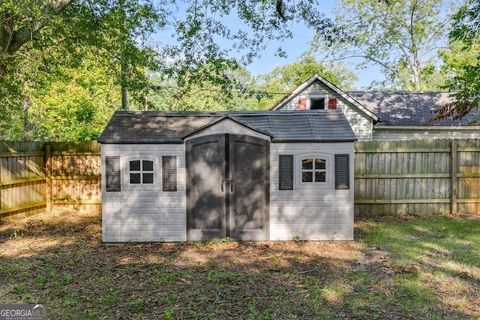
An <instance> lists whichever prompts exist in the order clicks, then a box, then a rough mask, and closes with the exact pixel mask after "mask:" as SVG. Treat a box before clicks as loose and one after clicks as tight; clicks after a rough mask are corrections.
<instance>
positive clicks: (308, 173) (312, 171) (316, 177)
mask: <svg viewBox="0 0 480 320" xmlns="http://www.w3.org/2000/svg"><path fill="white" fill-rule="evenodd" d="M326 168H327V160H325V159H320V158H309V159H302V182H312V183H313V182H325V181H326V175H327V169H326Z"/></svg>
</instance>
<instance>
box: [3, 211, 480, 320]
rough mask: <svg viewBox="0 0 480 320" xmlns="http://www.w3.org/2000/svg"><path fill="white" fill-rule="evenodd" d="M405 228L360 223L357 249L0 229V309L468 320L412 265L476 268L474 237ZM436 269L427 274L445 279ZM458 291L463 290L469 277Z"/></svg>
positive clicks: (70, 225) (83, 229) (33, 224)
mask: <svg viewBox="0 0 480 320" xmlns="http://www.w3.org/2000/svg"><path fill="white" fill-rule="evenodd" d="M418 221H423V220H418ZM410 223H411V222H401V221H400V222H399V221H395V222H385V223H373V222H372V223H369V222H362V223H361V224H360V225H359V228H358V231H359V238H360V239H361V242H360V243H353V242H277V243H273V242H262V243H248V242H246V243H236V242H229V241H224V242H210V243H178V244H120V245H104V244H102V243H101V226H100V219H99V217H98V216H88V217H84V218H78V219H74V220H72V219H71V217H68V216H67V217H66V216H59V217H57V218H55V219H45V220H39V219H30V220H28V222H26V223H24V224H21V223H5V224H3V225H1V226H0V238H1V239H2V240H1V243H0V257H1V259H0V279H1V286H0V288H1V289H0V302H1V303H7V302H10V303H11V302H38V303H43V304H45V305H46V306H47V307H48V308H49V314H50V316H51V318H54V319H56V318H61V319H86V318H87V319H88V318H91V319H97V318H107V319H130V318H136V319H152V318H164V319H179V318H180V319H182V318H188V319H196V318H199V319H204V318H213V319H226V318H242V319H244V318H251V319H291V318H300V319H337V318H354V319H355V318H356V319H372V318H373V319H374V318H378V319H404V318H427V319H428V318H450V319H466V318H471V317H473V316H472V314H471V313H472V311H471V310H462V309H461V308H459V307H457V308H451V306H450V305H449V304H448V303H446V302H445V301H443V299H442V297H441V296H438V295H437V294H436V293H435V292H434V291H433V289H432V287H430V286H429V285H428V284H426V283H424V282H423V275H422V273H423V272H430V271H431V268H436V267H432V266H431V265H428V264H425V263H423V262H422V261H421V258H420V257H421V256H422V254H424V253H425V254H427V252H430V249H431V248H430V246H431V245H435V246H438V248H437V249H439V250H440V251H441V252H443V251H442V250H443V249H445V250H449V252H452V251H456V250H461V249H462V248H463V250H467V251H466V252H464V253H462V254H458V253H457V254H453V255H452V256H451V259H452V261H454V262H457V263H463V264H468V263H469V261H473V260H470V259H475V258H478V245H479V241H478V239H477V238H470V236H468V235H467V234H463V236H462V237H457V238H458V239H461V240H462V241H463V242H462V241H460V242H458V243H457V242H455V241H452V240H451V239H450V238H451V237H449V236H447V237H446V238H440V239H437V240H435V238H434V237H435V236H436V237H438V236H439V235H441V234H445V235H449V233H450V232H451V230H457V231H458V230H460V229H461V228H459V226H457V221H456V220H453V221H450V220H445V219H443V220H440V221H439V222H438V223H432V224H431V225H428V223H426V222H425V223H424V222H421V223H418V222H416V221H413V224H412V225H411V226H410V225H409V224H410ZM458 223H460V226H461V224H462V223H463V222H461V220H460V222H458ZM450 224H451V225H452V226H451V227H449V225H450ZM420 227H421V228H420ZM444 227H445V228H446V229H443V228H444ZM423 228H425V229H423ZM452 228H453V229H452ZM472 228H473V229H471V228H470V229H468V230H467V231H475V230H476V231H477V233H478V222H477V225H476V226H474V227H472ZM475 228H476V229H475ZM410 237H414V238H411V239H410ZM415 237H416V238H415ZM46 243H49V245H45V244H46ZM470 243H472V244H470ZM462 246H467V247H466V249H465V248H464V247H462ZM372 247H380V248H382V249H384V250H385V251H386V254H387V256H389V257H387V258H385V259H383V260H381V259H380V260H374V259H370V258H371V257H372V256H373V255H374V254H375V252H376V251H380V252H381V251H382V250H377V249H372ZM390 258H391V260H393V262H390V264H389V265H386V261H388V260H389V259H390ZM369 259H370V260H369ZM449 259H450V258H449ZM434 261H435V260H434ZM477 261H478V260H477ZM367 262H368V263H367ZM392 264H407V265H408V264H416V265H419V266H420V267H419V268H420V271H419V272H417V273H412V272H403V271H401V272H398V270H396V269H395V268H393V267H392ZM441 268H444V267H438V269H435V270H434V272H447V271H446V270H442V269H441ZM424 269H425V270H424ZM451 276H452V277H456V276H455V275H453V274H452V275H451ZM465 281H466V283H467V284H468V285H469V286H470V287H472V288H474V287H475V284H474V283H473V280H472V279H468V280H465ZM477 284H478V283H477ZM472 298H473V297H472ZM459 299H460V297H459ZM476 308H478V305H477V306H476Z"/></svg>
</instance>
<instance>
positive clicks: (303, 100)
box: [298, 98, 307, 110]
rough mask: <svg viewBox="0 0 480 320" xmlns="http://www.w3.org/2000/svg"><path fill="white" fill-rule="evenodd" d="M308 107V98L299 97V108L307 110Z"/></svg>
mask: <svg viewBox="0 0 480 320" xmlns="http://www.w3.org/2000/svg"><path fill="white" fill-rule="evenodd" d="M306 109H307V98H300V99H298V110H306Z"/></svg>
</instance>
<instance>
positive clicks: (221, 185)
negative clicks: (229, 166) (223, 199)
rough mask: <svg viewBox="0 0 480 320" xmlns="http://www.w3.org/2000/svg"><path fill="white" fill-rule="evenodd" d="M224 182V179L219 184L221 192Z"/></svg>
mask: <svg viewBox="0 0 480 320" xmlns="http://www.w3.org/2000/svg"><path fill="white" fill-rule="evenodd" d="M224 183H225V181H222V183H221V184H220V189H221V190H222V192H223V184H224Z"/></svg>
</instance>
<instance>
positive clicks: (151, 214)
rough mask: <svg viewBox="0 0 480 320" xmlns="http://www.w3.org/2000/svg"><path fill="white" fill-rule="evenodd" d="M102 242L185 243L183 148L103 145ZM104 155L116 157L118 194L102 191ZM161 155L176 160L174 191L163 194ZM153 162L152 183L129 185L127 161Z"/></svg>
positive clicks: (173, 146) (153, 145) (179, 146)
mask: <svg viewBox="0 0 480 320" xmlns="http://www.w3.org/2000/svg"><path fill="white" fill-rule="evenodd" d="M101 153H102V191H103V192H102V197H103V201H102V225H103V241H105V242H128V241H139V242H144V241H183V240H186V195H185V174H186V173H185V149H184V146H183V145H180V144H178V145H177V144H172V145H168V144H167V145H158V144H148V145H132V144H125V145H121V144H115V145H113V144H104V145H102V150H101ZM105 156H119V157H120V162H121V170H122V172H121V177H122V179H121V180H122V181H121V192H105V179H104V178H105V176H104V175H105V172H104V166H103V163H104V160H105ZM162 156H176V157H177V191H175V192H164V191H162V184H161V179H162V167H161V163H162ZM136 158H138V159H142V158H149V159H151V160H154V170H155V184H154V185H152V186H136V185H129V184H128V161H129V160H131V159H136Z"/></svg>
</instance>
